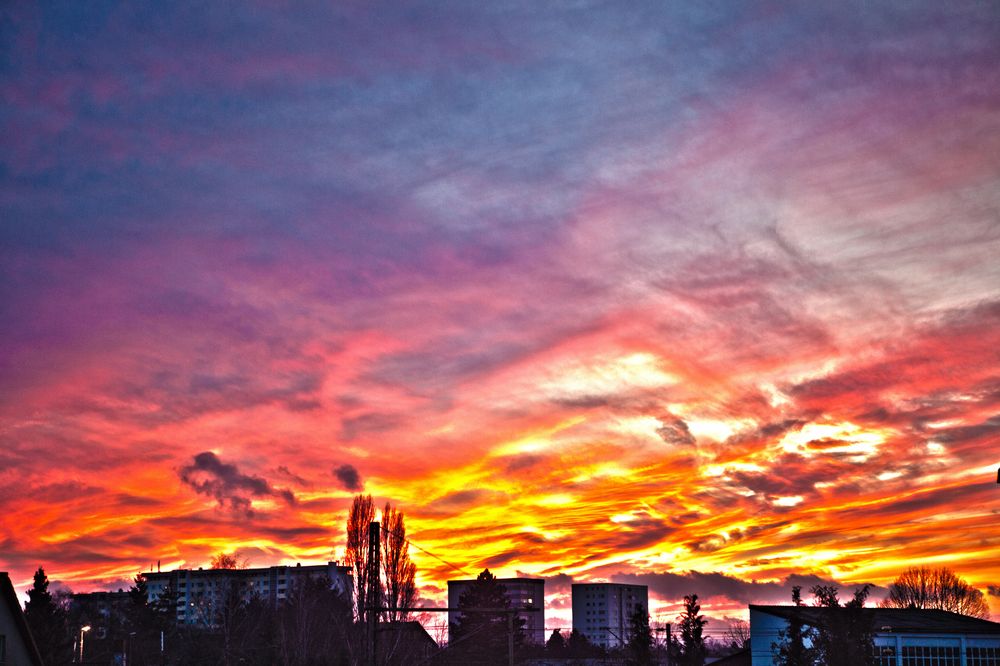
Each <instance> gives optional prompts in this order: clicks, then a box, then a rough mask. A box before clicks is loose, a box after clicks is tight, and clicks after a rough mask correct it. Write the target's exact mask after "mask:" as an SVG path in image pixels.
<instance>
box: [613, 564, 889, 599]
mask: <svg viewBox="0 0 1000 666" xmlns="http://www.w3.org/2000/svg"><path fill="white" fill-rule="evenodd" d="M611 580H612V581H614V582H616V583H629V584H639V585H648V586H649V590H650V593H651V594H654V595H656V596H657V597H659V598H661V599H667V600H676V599H682V598H683V597H684V596H685V595H688V594H697V595H698V596H699V597H700V598H702V599H705V600H707V599H712V598H714V597H722V598H725V599H730V600H732V601H736V602H739V603H740V604H751V603H784V602H787V601H789V600H790V599H791V593H792V587H793V586H796V585H797V586H799V587H801V588H802V590H803V592H804V593H806V592H808V591H809V590H810V589H811V588H812V587H814V586H816V585H833V586H836V587H843V589H844V590H845V591H846V590H849V589H853V587H855V586H846V587H845V586H842V585H841V584H840V583H839V582H837V581H835V580H830V579H824V578H820V577H819V576H814V575H790V576H787V577H786V578H785V579H784V580H782V581H779V582H764V583H760V582H757V581H753V580H743V579H740V578H736V577H734V576H728V575H726V574H723V573H718V572H701V571H690V572H687V573H683V574H676V573H641V574H625V573H618V574H614V575H612V576H611ZM885 593H886V589H885V588H883V587H880V586H873V587H872V592H871V594H872V596H873V597H878V596H880V595H884V594H885ZM842 596H844V594H842Z"/></svg>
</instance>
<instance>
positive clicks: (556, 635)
mask: <svg viewBox="0 0 1000 666" xmlns="http://www.w3.org/2000/svg"><path fill="white" fill-rule="evenodd" d="M565 654H566V639H565V638H563V637H562V633H561V632H560V631H559V630H558V629H556V630H555V631H553V632H552V635H551V636H549V640H548V641H547V642H546V643H545V656H547V657H553V658H556V659H558V658H560V657H562V656H564V655H565Z"/></svg>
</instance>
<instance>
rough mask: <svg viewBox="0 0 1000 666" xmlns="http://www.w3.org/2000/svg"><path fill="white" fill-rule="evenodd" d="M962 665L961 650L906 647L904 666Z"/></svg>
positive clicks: (917, 646)
mask: <svg viewBox="0 0 1000 666" xmlns="http://www.w3.org/2000/svg"><path fill="white" fill-rule="evenodd" d="M961 663H962V659H961V655H960V654H959V648H957V647H944V646H940V647H939V646H931V645H904V646H903V666H960V664H961Z"/></svg>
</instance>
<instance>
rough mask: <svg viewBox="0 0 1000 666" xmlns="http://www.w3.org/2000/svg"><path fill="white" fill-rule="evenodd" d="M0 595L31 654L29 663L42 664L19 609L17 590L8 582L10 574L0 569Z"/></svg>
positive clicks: (39, 665) (36, 665)
mask: <svg viewBox="0 0 1000 666" xmlns="http://www.w3.org/2000/svg"><path fill="white" fill-rule="evenodd" d="M0 597H2V601H0V603H3V604H4V605H5V606H7V610H8V611H9V612H10V614H11V617H13V618H14V624H16V625H17V630H18V632H19V633H20V634H21V639H22V640H23V641H24V645H25V647H27V649H28V654H29V655H30V656H31V663H32V664H34V665H35V666H42V656H41V655H40V654H39V653H38V646H37V645H35V639H34V638H33V637H32V635H31V630H30V629H28V623H27V621H26V620H25V619H24V613H23V612H22V611H21V602H19V601H18V600H17V592H15V591H14V584H13V583H11V582H10V576H9V575H8V574H7V572H6V571H0Z"/></svg>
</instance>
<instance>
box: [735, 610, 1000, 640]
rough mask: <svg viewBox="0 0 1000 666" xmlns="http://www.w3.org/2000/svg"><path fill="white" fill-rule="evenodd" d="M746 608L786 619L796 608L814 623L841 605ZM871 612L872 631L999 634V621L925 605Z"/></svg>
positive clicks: (811, 623)
mask: <svg viewBox="0 0 1000 666" xmlns="http://www.w3.org/2000/svg"><path fill="white" fill-rule="evenodd" d="M750 610H752V611H753V610H756V611H760V612H762V613H767V614H768V615H775V616H777V617H780V618H784V619H786V620H787V619H790V618H791V617H792V615H793V614H794V613H796V612H798V614H799V617H800V618H802V621H803V622H804V623H805V624H808V625H812V626H817V625H821V624H823V622H824V618H825V617H828V616H829V615H830V614H831V613H837V612H845V611H846V609H844V608H822V607H819V608H818V607H816V606H762V605H756V604H750ZM863 610H864V611H865V613H866V614H869V615H871V616H872V626H873V627H874V629H875V632H876V633H882V634H886V633H893V634H1000V623H997V622H991V621H989V620H983V619H981V618H978V617H970V616H968V615H961V614H959V613H951V612H949V611H943V610H937V609H929V608H865V609H863Z"/></svg>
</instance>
